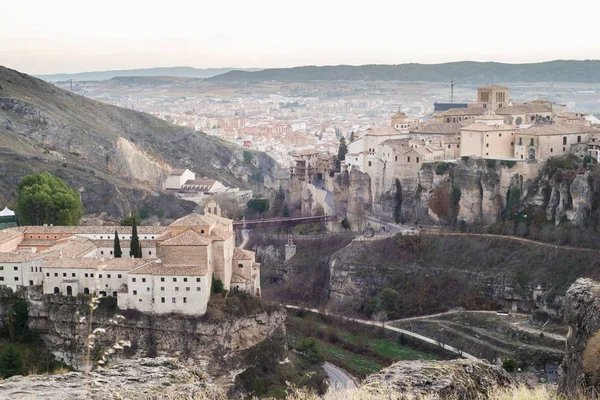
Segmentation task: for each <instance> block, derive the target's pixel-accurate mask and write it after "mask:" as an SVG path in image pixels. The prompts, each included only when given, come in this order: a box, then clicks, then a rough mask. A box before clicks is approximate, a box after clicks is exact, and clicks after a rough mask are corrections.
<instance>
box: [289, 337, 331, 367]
mask: <svg viewBox="0 0 600 400" xmlns="http://www.w3.org/2000/svg"><path fill="white" fill-rule="evenodd" d="M296 350H298V351H299V352H300V353H302V354H304V355H305V356H306V358H308V360H309V361H310V362H311V363H313V364H322V363H323V362H324V361H325V357H324V356H323V354H322V353H321V350H319V347H318V346H317V341H316V340H315V339H313V338H305V339H302V340H301V341H300V343H298V345H297V346H296Z"/></svg>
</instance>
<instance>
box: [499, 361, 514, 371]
mask: <svg viewBox="0 0 600 400" xmlns="http://www.w3.org/2000/svg"><path fill="white" fill-rule="evenodd" d="M502 368H504V369H505V370H506V372H514V371H515V370H516V369H517V361H516V360H515V359H514V358H505V359H504V360H502Z"/></svg>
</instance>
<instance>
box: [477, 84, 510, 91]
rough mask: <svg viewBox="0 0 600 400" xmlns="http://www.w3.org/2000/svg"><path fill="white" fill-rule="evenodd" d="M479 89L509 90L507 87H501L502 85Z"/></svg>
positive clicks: (486, 86)
mask: <svg viewBox="0 0 600 400" xmlns="http://www.w3.org/2000/svg"><path fill="white" fill-rule="evenodd" d="M479 89H486V90H489V89H493V90H508V88H507V87H504V86H500V85H485V86H482V87H480V88H479Z"/></svg>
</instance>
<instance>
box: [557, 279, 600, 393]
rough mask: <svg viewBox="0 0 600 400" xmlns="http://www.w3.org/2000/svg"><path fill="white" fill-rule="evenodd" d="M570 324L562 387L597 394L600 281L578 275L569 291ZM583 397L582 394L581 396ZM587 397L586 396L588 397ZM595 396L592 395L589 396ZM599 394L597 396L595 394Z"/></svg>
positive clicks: (599, 348)
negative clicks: (581, 277)
mask: <svg viewBox="0 0 600 400" xmlns="http://www.w3.org/2000/svg"><path fill="white" fill-rule="evenodd" d="M565 319H566V321H567V323H568V324H569V335H568V337H567V347H566V351H567V353H566V356H565V360H564V363H563V375H562V377H561V381H560V386H559V389H560V391H561V392H563V393H564V394H566V395H567V396H574V395H575V394H581V393H582V392H583V394H584V395H591V394H592V393H596V395H597V394H598V390H599V389H600V379H598V378H599V376H600V375H599V371H598V368H599V367H600V337H599V336H598V332H599V331H600V283H599V282H598V281H593V280H591V279H578V280H577V281H576V282H575V283H574V284H573V285H571V287H570V288H569V290H568V291H567V296H566V300H565ZM582 398H583V397H582ZM586 398H587V397H586ZM589 398H592V397H589ZM593 398H596V397H593Z"/></svg>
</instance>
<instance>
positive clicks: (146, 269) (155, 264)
mask: <svg viewBox="0 0 600 400" xmlns="http://www.w3.org/2000/svg"><path fill="white" fill-rule="evenodd" d="M129 273H130V274H132V275H162V276H204V275H207V274H208V268H206V267H202V266H197V265H165V264H162V263H160V260H152V261H151V262H150V263H148V264H145V265H143V266H141V267H139V268H136V269H134V270H133V271H130V272H129Z"/></svg>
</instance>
